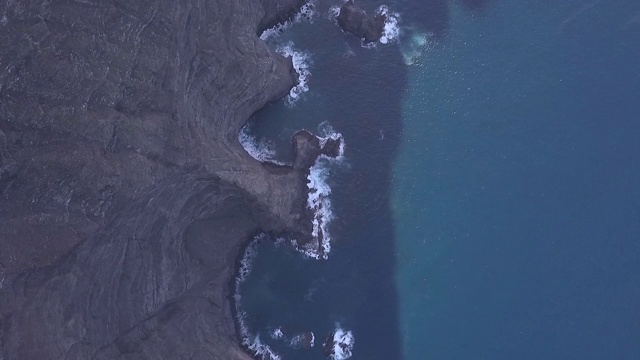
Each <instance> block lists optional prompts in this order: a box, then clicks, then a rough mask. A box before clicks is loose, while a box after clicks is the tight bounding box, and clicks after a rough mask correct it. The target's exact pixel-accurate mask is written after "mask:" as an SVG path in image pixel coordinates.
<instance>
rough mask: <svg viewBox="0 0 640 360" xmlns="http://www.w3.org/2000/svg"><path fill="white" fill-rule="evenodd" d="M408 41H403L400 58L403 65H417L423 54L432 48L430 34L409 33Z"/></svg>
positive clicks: (431, 35)
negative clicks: (402, 60)
mask: <svg viewBox="0 0 640 360" xmlns="http://www.w3.org/2000/svg"><path fill="white" fill-rule="evenodd" d="M410 34H411V35H410V36H409V37H408V38H409V41H408V42H407V41H404V42H403V44H402V45H401V47H402V57H403V58H404V62H405V64H407V65H409V66H411V65H415V64H418V63H419V62H420V61H421V60H422V59H423V58H424V55H425V53H426V52H427V51H428V50H429V48H430V47H431V46H432V41H431V38H432V37H433V34H432V33H422V32H411V31H410Z"/></svg>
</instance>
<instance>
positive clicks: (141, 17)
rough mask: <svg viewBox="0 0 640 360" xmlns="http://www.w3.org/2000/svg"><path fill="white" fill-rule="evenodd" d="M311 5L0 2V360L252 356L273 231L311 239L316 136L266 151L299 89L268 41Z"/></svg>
mask: <svg viewBox="0 0 640 360" xmlns="http://www.w3.org/2000/svg"><path fill="white" fill-rule="evenodd" d="M303 4H304V1H301V0H262V1H249V0H240V1H228V0H203V1H179V2H175V1H167V0H155V1H138V2H121V1H116V0H109V1H87V2H82V3H80V2H66V1H65V2H49V1H43V0H34V1H21V2H13V1H9V2H4V3H2V4H0V14H2V15H1V17H2V21H0V28H1V30H2V31H0V44H1V45H0V68H1V69H3V70H2V73H0V199H1V200H0V246H1V249H2V251H0V359H177V358H190V359H230V360H233V359H250V358H251V357H250V355H249V354H247V353H246V352H245V351H244V350H243V349H242V348H241V347H240V346H239V341H238V339H237V332H236V329H235V323H234V319H233V316H232V312H231V309H232V297H231V292H232V290H233V289H232V279H233V277H234V276H235V267H236V263H237V258H238V254H239V253H240V250H241V248H242V246H243V244H245V243H246V242H247V241H248V239H250V238H251V236H252V235H253V234H255V233H256V232H259V231H264V232H273V233H287V234H293V235H295V236H296V238H297V239H298V241H300V242H302V243H304V242H310V241H314V239H313V238H312V237H311V236H310V235H309V234H311V227H312V225H311V219H312V216H313V214H311V213H310V210H309V209H308V208H307V206H306V201H305V200H306V195H307V193H308V191H309V189H308V188H307V184H306V182H307V180H306V177H307V176H308V173H309V167H310V166H311V165H312V164H313V163H314V161H315V159H316V158H317V157H318V156H320V155H325V156H336V154H337V152H336V151H337V148H339V147H340V143H339V142H336V141H337V140H331V141H327V142H326V143H325V144H324V146H322V145H321V144H320V142H319V141H318V139H317V138H316V137H315V136H313V135H312V134H310V133H307V132H299V133H298V134H296V136H295V137H294V139H293V140H292V143H293V146H295V150H296V154H297V157H296V160H295V162H294V164H293V165H292V166H277V165H274V164H268V163H261V162H259V161H257V160H255V159H253V158H252V157H251V156H250V155H249V154H247V152H246V151H245V150H244V149H243V148H242V146H241V145H240V143H239V141H238V136H237V134H238V132H239V131H240V129H241V127H242V126H243V125H244V124H245V123H246V121H247V119H248V118H249V116H251V114H253V113H254V112H255V111H257V110H259V109H260V108H262V107H263V106H264V105H265V104H267V103H269V102H273V101H277V100H279V99H281V98H283V97H284V96H286V94H287V93H288V92H289V90H290V89H291V88H292V87H293V86H294V85H295V83H296V81H297V78H296V74H295V71H294V69H293V67H292V64H291V59H287V58H284V57H282V56H281V55H279V54H277V53H276V52H275V51H273V50H272V49H270V48H269V47H267V46H266V44H265V43H264V42H263V41H262V40H260V38H259V37H258V35H259V33H261V32H262V30H264V29H266V28H269V27H271V26H274V25H276V24H277V23H278V22H281V21H284V20H286V19H287V18H288V17H290V16H291V15H292V14H295V12H296V11H297V10H298V9H299V8H300V7H301V6H302V5H303Z"/></svg>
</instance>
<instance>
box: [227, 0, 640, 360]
mask: <svg viewBox="0 0 640 360" xmlns="http://www.w3.org/2000/svg"><path fill="white" fill-rule="evenodd" d="M340 4H341V3H340V2H338V1H336V2H331V1H320V0H318V1H316V2H315V3H314V6H313V7H309V8H308V9H307V11H306V13H305V14H304V16H300V17H299V18H298V20H297V21H295V22H294V24H291V25H289V26H286V27H284V29H282V31H280V32H277V33H272V34H264V36H263V37H264V38H265V39H267V41H268V42H269V43H270V45H271V46H273V48H274V49H278V51H280V52H282V53H283V54H288V55H294V56H295V61H294V62H295V63H296V64H297V65H296V67H297V68H298V70H299V71H300V72H301V73H303V74H304V86H302V87H299V88H298V89H296V91H295V92H294V93H292V95H291V96H290V97H289V98H288V99H286V100H283V101H281V102H278V103H275V104H272V105H270V106H268V107H267V108H265V109H264V110H262V111H260V112H259V113H257V114H255V115H254V117H253V118H252V119H251V120H250V122H249V124H248V126H247V128H246V129H245V131H243V134H242V135H241V140H243V142H244V143H245V144H247V145H250V144H253V145H250V146H248V149H249V150H250V152H252V153H253V154H254V156H256V157H262V158H263V159H271V160H275V161H279V162H284V163H286V162H288V161H291V158H292V151H291V144H290V139H291V136H292V135H293V134H294V133H295V132H296V131H297V130H298V129H301V128H305V129H307V130H310V131H312V132H315V133H317V134H319V135H322V134H327V133H330V132H339V133H340V134H342V136H343V137H344V139H345V142H346V149H345V154H344V159H342V160H341V161H339V162H333V163H330V164H326V165H325V166H324V171H325V175H326V177H325V181H326V185H327V186H328V187H330V189H331V194H330V195H329V198H330V201H331V212H332V215H333V220H332V221H331V223H330V230H331V237H332V246H331V252H330V254H329V258H328V259H327V260H314V259H310V258H306V257H305V256H303V255H302V254H301V253H299V252H296V251H294V250H292V249H291V248H290V247H288V246H286V245H285V244H283V241H284V242H286V241H288V240H280V241H278V240H277V239H270V238H268V237H267V236H264V237H261V238H260V239H261V240H260V242H259V243H257V244H255V246H254V247H252V248H251V250H252V251H251V254H252V256H251V257H250V258H247V260H250V261H247V262H246V264H247V267H246V268H245V270H247V269H250V272H245V275H246V276H243V277H242V281H240V282H238V289H237V290H238V292H237V295H238V302H237V305H238V311H239V313H240V314H242V321H241V325H242V331H241V332H243V335H248V340H249V341H250V342H251V343H254V344H255V343H257V342H256V341H255V340H256V336H258V337H259V343H260V344H263V345H264V346H268V348H269V351H272V352H273V353H274V354H277V356H279V357H280V358H282V359H311V360H313V359H326V356H325V355H324V353H323V351H322V342H323V341H324V340H325V338H326V337H327V336H328V335H330V334H331V333H332V332H334V331H335V330H336V329H342V330H344V332H345V333H347V332H350V333H349V334H351V335H352V336H353V349H352V354H350V355H351V358H352V359H411V360H413V359H640V145H638V144H639V139H640V2H637V1H632V0H620V1H598V0H596V1H578V0H574V1H561V2H559V1H547V0H539V1H532V0H511V1H506V0H486V1H482V0H459V1H454V0H451V1H447V0H426V1H417V0H404V1H388V2H381V1H359V2H358V4H359V5H361V6H362V7H364V8H365V9H366V10H368V11H370V12H371V11H373V10H375V9H378V8H379V7H380V6H381V5H383V4H384V5H387V6H388V9H389V11H390V12H392V13H398V14H399V17H398V26H399V29H400V31H401V34H400V36H399V38H398V39H391V40H390V41H388V43H387V44H377V45H376V46H375V47H372V48H367V47H363V46H361V44H360V42H359V41H358V40H357V39H354V38H353V37H352V36H350V35H348V34H343V33H342V32H341V31H340V30H339V28H338V27H337V25H336V24H335V22H334V21H333V20H332V16H331V15H330V14H332V13H335V6H339V5H340ZM279 331H281V332H282V335H280V333H279ZM308 332H313V334H314V337H315V342H314V346H313V347H312V348H306V347H305V346H303V343H304V342H305V341H307V340H308V339H307V340H305V341H301V340H300V339H302V338H301V337H297V338H296V336H297V335H302V334H305V333H308ZM265 348H266V347H265ZM263 349H264V348H263ZM345 355H349V354H345ZM344 357H345V358H346V357H347V356H344Z"/></svg>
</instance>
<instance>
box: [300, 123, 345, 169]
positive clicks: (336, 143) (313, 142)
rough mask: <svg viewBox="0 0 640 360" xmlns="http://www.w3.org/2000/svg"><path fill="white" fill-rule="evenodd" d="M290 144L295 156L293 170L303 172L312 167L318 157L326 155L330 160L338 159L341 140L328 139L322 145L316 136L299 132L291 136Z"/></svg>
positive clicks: (303, 131) (302, 131)
mask: <svg viewBox="0 0 640 360" xmlns="http://www.w3.org/2000/svg"><path fill="white" fill-rule="evenodd" d="M292 144H293V152H294V154H295V160H294V163H293V168H294V169H298V170H303V171H305V170H307V169H309V168H310V167H311V166H313V164H314V163H315V162H316V159H317V158H318V156H320V155H326V156H328V157H331V158H335V157H338V156H339V155H340V147H341V145H342V138H335V139H333V138H328V139H326V140H325V141H324V144H322V143H321V141H320V139H319V138H318V137H317V136H315V135H313V134H311V133H310V132H308V131H305V130H301V131H298V132H297V133H296V134H295V135H293V139H292Z"/></svg>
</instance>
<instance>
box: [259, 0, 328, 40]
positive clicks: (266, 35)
mask: <svg viewBox="0 0 640 360" xmlns="http://www.w3.org/2000/svg"><path fill="white" fill-rule="evenodd" d="M315 3H316V2H315V0H312V1H309V2H307V3H306V4H304V5H303V6H302V8H300V11H298V12H297V13H296V14H295V15H294V16H293V19H292V20H287V21H285V22H284V23H281V24H277V25H276V26H274V27H272V28H269V29H266V30H264V31H263V32H262V34H260V39H262V40H264V41H266V40H268V39H270V38H274V37H277V36H279V35H280V34H282V33H283V32H284V31H285V30H286V29H288V28H290V27H291V25H293V24H296V23H300V22H303V21H308V22H310V23H313V20H314V19H315V17H316V16H317V15H318V14H317V12H316V11H315V6H316V4H315Z"/></svg>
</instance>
